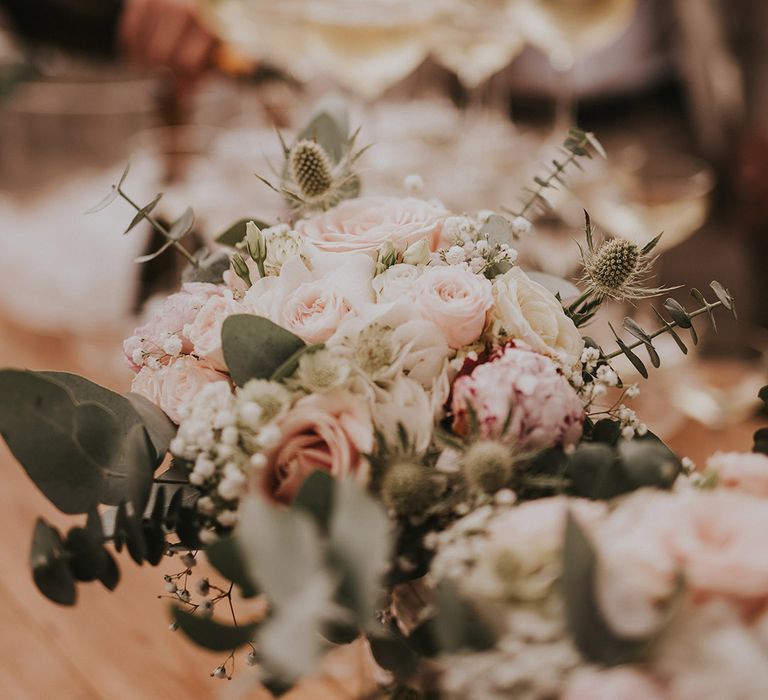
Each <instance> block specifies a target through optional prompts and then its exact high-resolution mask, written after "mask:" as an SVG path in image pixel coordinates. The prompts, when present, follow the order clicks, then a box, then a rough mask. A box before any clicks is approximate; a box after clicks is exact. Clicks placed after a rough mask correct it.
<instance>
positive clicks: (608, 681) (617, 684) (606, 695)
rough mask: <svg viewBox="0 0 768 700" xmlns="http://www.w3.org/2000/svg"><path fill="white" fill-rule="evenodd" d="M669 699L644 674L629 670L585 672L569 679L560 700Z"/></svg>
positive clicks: (629, 668) (587, 669)
mask: <svg viewBox="0 0 768 700" xmlns="http://www.w3.org/2000/svg"><path fill="white" fill-rule="evenodd" d="M668 697H669V696H668V695H667V693H665V692H664V690H663V689H662V688H661V687H660V686H659V685H658V684H657V683H656V682H655V681H654V680H653V679H651V678H650V677H649V676H648V675H647V674H646V673H644V672H643V671H641V670H640V669H638V668H634V667H632V666H616V667H615V668H609V669H602V670H599V669H593V668H585V669H581V670H579V671H576V673H574V674H573V676H571V678H570V680H569V681H568V684H567V686H566V688H565V692H564V693H563V695H562V700H666V698H668Z"/></svg>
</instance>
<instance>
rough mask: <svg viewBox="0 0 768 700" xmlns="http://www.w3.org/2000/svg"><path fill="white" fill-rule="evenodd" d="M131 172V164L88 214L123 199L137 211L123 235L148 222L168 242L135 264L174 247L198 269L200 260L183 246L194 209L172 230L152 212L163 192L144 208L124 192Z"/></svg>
mask: <svg viewBox="0 0 768 700" xmlns="http://www.w3.org/2000/svg"><path fill="white" fill-rule="evenodd" d="M129 170H130V163H129V164H128V165H126V166H125V170H123V173H122V175H121V176H120V179H119V180H118V181H117V184H114V185H112V191H111V192H110V193H109V194H108V195H107V196H106V197H105V198H104V199H102V200H101V201H100V202H99V203H98V204H97V205H96V206H95V207H93V208H92V209H89V210H88V211H87V212H86V213H87V214H94V213H96V212H98V211H101V210H102V209H106V208H107V207H108V206H109V205H110V204H112V202H114V201H115V200H116V199H117V198H118V197H121V198H122V199H123V200H125V201H126V202H127V203H128V204H130V205H131V206H132V207H133V208H134V209H135V210H136V215H135V216H134V217H133V219H132V220H131V223H130V224H128V227H127V228H126V229H125V231H123V235H125V234H127V233H130V232H131V231H132V230H133V229H134V228H135V227H136V226H137V225H138V224H140V223H141V222H142V221H148V222H149V224H150V226H152V228H154V229H155V230H156V231H158V232H159V233H160V234H161V235H162V236H163V237H164V238H165V239H166V242H165V243H164V244H163V245H162V246H160V248H158V249H157V250H156V251H154V252H153V253H149V254H147V255H141V256H139V257H138V258H136V260H135V262H137V263H146V262H149V261H151V260H154V259H155V258H157V257H158V256H159V255H161V254H162V253H164V252H165V251H166V250H168V248H171V247H173V248H175V249H176V250H177V251H178V252H179V253H180V254H181V255H182V256H183V257H184V258H185V259H186V260H187V262H188V263H189V264H190V265H191V266H192V267H198V266H199V265H200V260H199V259H198V258H196V257H195V256H194V255H192V253H190V252H189V251H188V250H187V249H186V248H185V247H184V246H183V245H181V240H182V238H184V236H186V235H187V234H188V233H189V232H190V231H191V230H192V229H193V227H194V225H195V214H194V212H193V211H192V209H191V208H190V207H187V209H186V210H185V211H184V213H183V214H182V215H181V216H180V217H179V218H178V219H176V221H174V222H173V223H172V224H171V226H170V228H168V227H166V226H164V225H163V224H162V223H160V222H159V221H158V220H157V219H156V218H155V217H154V216H152V212H153V211H154V209H155V207H157V205H158V204H159V203H160V200H161V199H162V198H163V194H162V192H160V193H158V194H156V195H155V196H154V197H153V198H152V200H151V201H150V202H149V203H147V204H145V205H143V206H141V205H139V204H137V203H136V202H134V201H133V199H131V197H130V196H128V195H127V194H126V193H125V191H124V190H123V184H124V183H125V179H126V178H127V177H128V172H129Z"/></svg>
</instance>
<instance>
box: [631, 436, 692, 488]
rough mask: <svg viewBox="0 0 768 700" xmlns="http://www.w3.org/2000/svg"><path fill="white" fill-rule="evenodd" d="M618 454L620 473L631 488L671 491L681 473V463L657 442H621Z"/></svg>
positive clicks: (641, 439) (670, 451) (645, 440)
mask: <svg viewBox="0 0 768 700" xmlns="http://www.w3.org/2000/svg"><path fill="white" fill-rule="evenodd" d="M618 450H619V456H620V457H621V462H622V467H623V472H624V474H625V475H626V478H627V479H628V480H629V482H630V483H631V485H632V486H633V488H642V487H644V486H648V487H653V488H658V489H669V488H672V485H673V484H674V482H675V479H677V477H678V476H679V475H680V473H681V471H682V463H681V461H680V459H679V458H678V457H677V455H675V453H674V452H672V450H670V449H669V448H668V447H667V446H666V445H664V443H662V442H661V441H660V440H658V439H654V438H647V439H644V438H640V439H635V440H620V441H619V445H618Z"/></svg>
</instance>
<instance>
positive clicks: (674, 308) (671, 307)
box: [664, 298, 693, 328]
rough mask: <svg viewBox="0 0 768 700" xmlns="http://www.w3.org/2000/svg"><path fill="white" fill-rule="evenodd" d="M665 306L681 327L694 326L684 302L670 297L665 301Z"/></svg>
mask: <svg viewBox="0 0 768 700" xmlns="http://www.w3.org/2000/svg"><path fill="white" fill-rule="evenodd" d="M664 308H665V309H666V310H667V312H668V313H669V315H670V316H671V317H672V320H673V321H674V322H675V323H676V324H677V325H678V326H680V328H692V326H693V324H692V322H691V317H690V316H689V315H688V312H687V311H686V310H685V307H683V306H682V304H680V303H679V302H677V301H675V300H674V299H671V298H670V299H666V300H665V301H664Z"/></svg>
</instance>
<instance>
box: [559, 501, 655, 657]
mask: <svg viewBox="0 0 768 700" xmlns="http://www.w3.org/2000/svg"><path fill="white" fill-rule="evenodd" d="M596 569H597V555H596V553H595V549H594V547H593V546H592V543H591V542H590V541H589V538H588V537H587V536H586V534H585V533H584V531H583V530H582V529H581V526H580V525H579V523H578V521H577V520H576V519H575V517H574V516H573V515H572V514H571V513H570V512H569V513H568V516H567V521H566V527H565V543H564V546H563V576H562V580H561V589H562V593H563V599H564V601H565V612H566V619H567V621H568V627H569V631H570V633H571V637H572V638H573V641H574V643H575V644H576V646H577V647H578V649H579V651H581V653H582V654H583V655H584V657H585V658H586V659H587V660H588V661H591V662H593V663H596V664H601V665H605V666H615V665H619V664H623V663H631V662H633V661H637V660H639V659H641V658H642V656H643V654H644V652H645V651H646V649H647V645H648V641H649V640H648V639H646V638H636V639H635V638H624V637H620V636H618V635H617V634H616V633H615V632H613V630H611V628H610V627H609V626H608V623H607V622H606V621H605V619H604V618H603V616H602V614H601V612H600V609H599V607H598V604H597V600H596V598H595V577H596Z"/></svg>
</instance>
